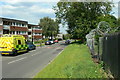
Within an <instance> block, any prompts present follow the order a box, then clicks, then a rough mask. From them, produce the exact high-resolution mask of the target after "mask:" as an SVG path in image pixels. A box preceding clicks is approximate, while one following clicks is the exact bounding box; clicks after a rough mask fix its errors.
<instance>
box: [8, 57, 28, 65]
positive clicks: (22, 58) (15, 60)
mask: <svg viewBox="0 0 120 80" xmlns="http://www.w3.org/2000/svg"><path fill="white" fill-rule="evenodd" d="M25 58H27V57H23V58H20V59H17V60H14V61H11V62H9V63H8V64H11V63H14V62H17V61H20V60H23V59H25Z"/></svg>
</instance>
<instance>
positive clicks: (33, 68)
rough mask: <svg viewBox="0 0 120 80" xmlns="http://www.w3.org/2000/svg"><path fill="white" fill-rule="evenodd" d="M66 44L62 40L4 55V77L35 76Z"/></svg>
mask: <svg viewBox="0 0 120 80" xmlns="http://www.w3.org/2000/svg"><path fill="white" fill-rule="evenodd" d="M66 46H67V45H65V44H64V42H63V41H61V42H60V43H56V44H53V45H46V46H44V47H38V48H37V49H36V50H32V51H29V52H28V53H23V54H19V55H17V56H2V78H33V77H34V76H35V75H36V74H37V73H38V72H39V71H40V70H42V69H43V68H44V67H45V66H47V64H49V63H50V62H51V61H52V60H53V59H54V58H55V57H56V56H57V55H58V54H59V53H60V52H61V51H62V50H63V49H64V48H65V47H66Z"/></svg>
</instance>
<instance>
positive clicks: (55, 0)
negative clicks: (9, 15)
mask: <svg viewBox="0 0 120 80" xmlns="http://www.w3.org/2000/svg"><path fill="white" fill-rule="evenodd" d="M0 1H4V2H8V3H11V4H15V3H19V2H58V1H59V0H0Z"/></svg>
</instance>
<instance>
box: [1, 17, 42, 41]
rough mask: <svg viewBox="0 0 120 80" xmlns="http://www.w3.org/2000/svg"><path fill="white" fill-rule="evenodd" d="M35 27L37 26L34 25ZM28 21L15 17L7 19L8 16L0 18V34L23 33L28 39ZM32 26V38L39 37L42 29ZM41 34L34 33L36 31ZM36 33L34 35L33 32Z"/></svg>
mask: <svg viewBox="0 0 120 80" xmlns="http://www.w3.org/2000/svg"><path fill="white" fill-rule="evenodd" d="M36 27H37V26H36ZM36 27H35V28H36ZM28 28H29V27H28V22H27V21H22V20H16V19H8V18H0V35H2V34H15V35H23V36H24V37H25V38H26V39H29V37H30V36H29V35H28V33H29V29H28ZM35 28H34V26H33V28H32V30H33V32H31V33H33V37H34V39H41V38H42V36H41V34H42V29H40V30H39V29H35ZM39 31H40V33H41V34H36V33H39ZM34 33H35V34H36V35H35V34H34Z"/></svg>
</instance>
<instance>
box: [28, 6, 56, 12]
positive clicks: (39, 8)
mask: <svg viewBox="0 0 120 80" xmlns="http://www.w3.org/2000/svg"><path fill="white" fill-rule="evenodd" d="M30 10H31V11H32V12H33V13H53V14H54V12H55V11H54V10H53V9H51V8H41V7H40V6H36V5H34V6H32V7H31V8H30Z"/></svg>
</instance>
